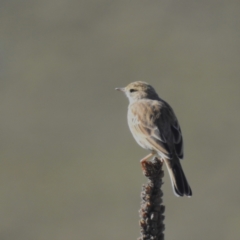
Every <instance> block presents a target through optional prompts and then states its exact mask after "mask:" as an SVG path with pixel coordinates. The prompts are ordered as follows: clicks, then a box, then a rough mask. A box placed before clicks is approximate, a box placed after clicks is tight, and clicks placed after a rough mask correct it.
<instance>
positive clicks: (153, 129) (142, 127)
mask: <svg viewBox="0 0 240 240" xmlns="http://www.w3.org/2000/svg"><path fill="white" fill-rule="evenodd" d="M160 108H161V102H159V101H152V100H150V101H148V100H144V101H138V102H137V103H135V104H132V105H131V106H130V109H129V111H130V114H129V115H130V118H132V119H130V128H131V131H132V133H133V135H134V136H135V138H137V139H140V142H142V145H145V146H147V147H148V148H149V149H152V150H155V151H157V152H161V153H162V154H163V155H164V156H165V157H167V158H171V156H170V149H169V146H168V142H167V140H166V139H165V137H164V135H162V133H161V131H159V128H158V126H157V125H156V123H155V122H156V119H158V118H159V117H160V115H161V111H160ZM133 119H134V120H133Z"/></svg>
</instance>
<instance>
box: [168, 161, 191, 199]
mask: <svg viewBox="0 0 240 240" xmlns="http://www.w3.org/2000/svg"><path fill="white" fill-rule="evenodd" d="M165 163H166V165H167V169H168V172H169V175H170V179H171V182H172V187H173V192H174V194H175V195H176V196H178V197H179V196H180V197H183V196H184V195H186V196H188V197H191V196H192V190H191V188H190V186H189V184H188V181H187V179H186V177H185V174H184V172H183V169H182V166H181V163H180V161H179V159H178V158H175V159H174V160H173V159H166V160H165Z"/></svg>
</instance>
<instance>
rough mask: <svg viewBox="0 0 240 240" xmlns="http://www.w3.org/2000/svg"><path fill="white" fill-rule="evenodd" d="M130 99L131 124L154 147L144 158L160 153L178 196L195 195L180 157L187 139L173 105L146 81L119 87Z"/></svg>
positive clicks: (138, 137)
mask: <svg viewBox="0 0 240 240" xmlns="http://www.w3.org/2000/svg"><path fill="white" fill-rule="evenodd" d="M116 90H119V91H122V92H124V93H125V95H126V96H127V98H128V99H129V106H128V115H127V118H128V126H129V128H130V131H131V133H132V135H133V137H134V138H135V140H136V142H137V143H138V144H139V145H140V146H141V147H142V148H144V149H147V150H149V151H151V153H150V154H148V155H147V156H146V157H144V158H143V159H142V160H141V162H144V161H148V160H149V159H150V158H152V157H154V156H158V157H159V158H160V159H161V161H163V162H164V163H165V164H166V166H167V169H168V172H169V175H170V179H171V183H172V187H173V192H174V193H175V195H176V196H181V197H182V196H184V195H186V196H192V190H191V188H190V186H189V184H188V182H187V179H186V177H185V174H184V172H183V169H182V167H181V163H180V159H183V139H182V133H181V129H180V126H179V124H178V120H177V118H176V116H175V114H174V112H173V110H172V108H171V107H170V105H169V104H168V103H167V102H165V101H164V100H163V99H161V98H160V97H159V96H158V94H157V93H156V91H155V90H154V88H153V87H152V86H151V85H149V84H148V83H146V82H141V81H137V82H133V83H130V84H129V85H127V86H126V87H125V88H116Z"/></svg>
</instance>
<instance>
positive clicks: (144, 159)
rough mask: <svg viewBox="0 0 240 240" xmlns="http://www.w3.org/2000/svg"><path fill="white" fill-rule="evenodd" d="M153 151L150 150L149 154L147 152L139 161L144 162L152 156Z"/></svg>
mask: <svg viewBox="0 0 240 240" xmlns="http://www.w3.org/2000/svg"><path fill="white" fill-rule="evenodd" d="M154 155H155V153H153V152H151V153H150V154H148V155H147V156H146V157H144V158H142V159H141V160H140V163H141V164H143V163H144V162H146V161H148V160H149V159H150V158H151V157H152V156H154Z"/></svg>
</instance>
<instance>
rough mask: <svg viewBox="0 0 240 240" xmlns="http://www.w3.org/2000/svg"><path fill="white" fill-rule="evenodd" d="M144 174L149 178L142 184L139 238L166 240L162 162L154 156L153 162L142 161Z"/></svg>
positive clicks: (139, 239) (140, 239)
mask: <svg viewBox="0 0 240 240" xmlns="http://www.w3.org/2000/svg"><path fill="white" fill-rule="evenodd" d="M142 168H143V174H144V175H145V176H146V177H147V178H148V179H149V180H148V182H147V183H146V184H144V185H143V186H142V192H141V200H142V201H141V209H140V210H139V215H140V221H139V225H140V232H141V237H140V238H138V240H164V234H163V231H164V229H165V226H164V223H163V220H164V215H163V213H164V210H165V207H164V206H163V205H162V196H163V192H162V190H161V186H162V184H163V181H162V178H163V175H164V173H163V170H162V162H161V161H160V160H159V159H158V158H154V160H153V161H152V162H150V161H147V162H144V163H142Z"/></svg>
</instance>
